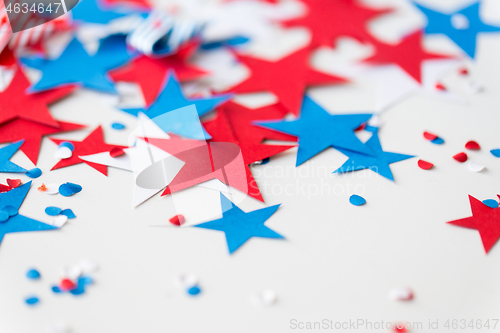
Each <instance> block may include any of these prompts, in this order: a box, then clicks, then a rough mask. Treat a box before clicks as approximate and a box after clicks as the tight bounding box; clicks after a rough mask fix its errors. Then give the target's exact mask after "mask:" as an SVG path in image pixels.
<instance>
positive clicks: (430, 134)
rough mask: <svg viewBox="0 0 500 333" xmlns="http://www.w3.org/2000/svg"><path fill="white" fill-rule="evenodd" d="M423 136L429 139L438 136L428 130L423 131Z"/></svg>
mask: <svg viewBox="0 0 500 333" xmlns="http://www.w3.org/2000/svg"><path fill="white" fill-rule="evenodd" d="M424 138H426V139H427V140H429V141H432V140H434V139H437V138H438V136H437V135H436V134H432V133H429V132H424Z"/></svg>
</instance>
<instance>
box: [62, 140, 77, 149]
mask: <svg viewBox="0 0 500 333" xmlns="http://www.w3.org/2000/svg"><path fill="white" fill-rule="evenodd" d="M61 147H68V148H69V150H71V151H73V150H75V146H73V144H72V143H71V142H68V141H63V142H61V143H60V144H59V148H61Z"/></svg>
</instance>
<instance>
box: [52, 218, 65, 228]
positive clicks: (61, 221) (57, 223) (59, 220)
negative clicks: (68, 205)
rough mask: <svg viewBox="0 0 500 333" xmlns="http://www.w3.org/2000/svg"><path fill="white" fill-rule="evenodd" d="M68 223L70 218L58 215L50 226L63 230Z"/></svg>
mask: <svg viewBox="0 0 500 333" xmlns="http://www.w3.org/2000/svg"><path fill="white" fill-rule="evenodd" d="M66 221H68V217H67V216H65V215H58V216H56V217H55V218H54V219H53V220H52V222H51V223H50V225H52V226H54V227H57V228H61V227H63V226H64V225H65V224H66Z"/></svg>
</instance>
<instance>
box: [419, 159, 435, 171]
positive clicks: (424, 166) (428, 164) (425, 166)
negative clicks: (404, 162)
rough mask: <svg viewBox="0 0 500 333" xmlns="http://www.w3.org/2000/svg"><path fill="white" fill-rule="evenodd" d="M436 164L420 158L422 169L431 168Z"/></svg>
mask: <svg viewBox="0 0 500 333" xmlns="http://www.w3.org/2000/svg"><path fill="white" fill-rule="evenodd" d="M433 166H434V164H432V163H430V162H427V161H424V160H418V167H419V168H420V169H422V170H429V169H430V168H432V167H433Z"/></svg>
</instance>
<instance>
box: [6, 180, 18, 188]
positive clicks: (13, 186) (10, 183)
mask: <svg viewBox="0 0 500 333" xmlns="http://www.w3.org/2000/svg"><path fill="white" fill-rule="evenodd" d="M7 184H9V186H10V187H11V188H16V187H18V186H19V185H21V179H9V178H7Z"/></svg>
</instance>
